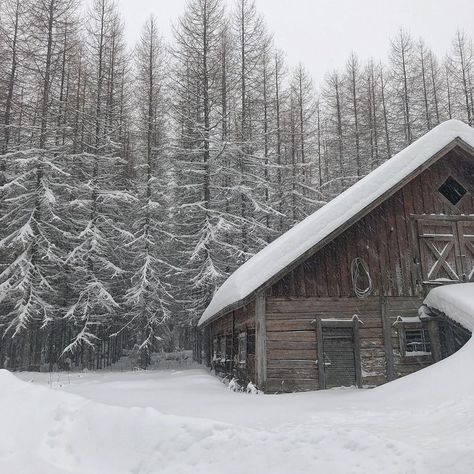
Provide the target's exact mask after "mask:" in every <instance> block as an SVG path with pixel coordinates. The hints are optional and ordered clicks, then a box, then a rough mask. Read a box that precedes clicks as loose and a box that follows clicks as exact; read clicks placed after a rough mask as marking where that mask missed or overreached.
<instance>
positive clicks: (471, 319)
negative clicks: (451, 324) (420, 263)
mask: <svg viewBox="0 0 474 474" xmlns="http://www.w3.org/2000/svg"><path fill="white" fill-rule="evenodd" d="M424 304H425V305H426V306H429V307H430V308H434V309H437V310H438V311H441V312H442V313H444V314H446V315H447V316H448V317H449V318H451V319H453V320H454V321H456V322H457V323H459V324H461V325H462V326H463V327H465V328H466V329H469V330H470V331H471V332H472V331H474V283H458V284H454V285H443V286H439V287H438V288H433V289H432V290H431V291H430V292H429V293H428V296H427V297H426V298H425V301H424Z"/></svg>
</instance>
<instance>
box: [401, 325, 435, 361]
mask: <svg viewBox="0 0 474 474" xmlns="http://www.w3.org/2000/svg"><path fill="white" fill-rule="evenodd" d="M422 354H431V343H430V335H429V333H428V330H427V329H405V355H407V356H415V355H422Z"/></svg>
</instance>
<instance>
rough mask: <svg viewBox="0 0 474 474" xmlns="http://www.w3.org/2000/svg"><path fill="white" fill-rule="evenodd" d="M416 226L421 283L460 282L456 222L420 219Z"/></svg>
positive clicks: (460, 273) (460, 272)
mask: <svg viewBox="0 0 474 474" xmlns="http://www.w3.org/2000/svg"><path fill="white" fill-rule="evenodd" d="M417 224H418V241H419V248H420V259H421V262H420V263H421V270H422V278H423V282H424V283H428V282H439V283H442V282H443V281H459V280H461V275H462V268H461V258H460V250H459V241H458V231H457V223H456V221H448V220H446V221H443V220H435V219H432V220H430V219H420V220H418V221H417Z"/></svg>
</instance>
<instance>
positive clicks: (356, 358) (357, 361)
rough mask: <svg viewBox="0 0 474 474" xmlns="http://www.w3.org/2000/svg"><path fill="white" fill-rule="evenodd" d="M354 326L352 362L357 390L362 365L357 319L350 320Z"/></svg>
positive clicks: (360, 378)
mask: <svg viewBox="0 0 474 474" xmlns="http://www.w3.org/2000/svg"><path fill="white" fill-rule="evenodd" d="M352 322H353V324H354V327H353V332H354V362H355V364H354V365H355V376H356V385H357V387H359V388H362V365H361V360H360V333H359V324H360V323H359V318H358V317H354V318H353V319H352Z"/></svg>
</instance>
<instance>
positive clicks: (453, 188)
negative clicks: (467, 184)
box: [438, 176, 467, 206]
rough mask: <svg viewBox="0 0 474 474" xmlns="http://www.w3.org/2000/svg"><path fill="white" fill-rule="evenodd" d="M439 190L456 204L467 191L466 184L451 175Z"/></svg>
mask: <svg viewBox="0 0 474 474" xmlns="http://www.w3.org/2000/svg"><path fill="white" fill-rule="evenodd" d="M438 191H439V192H440V193H441V194H442V195H443V196H444V197H445V198H446V199H447V200H448V201H449V202H450V203H451V204H453V205H454V206H456V204H458V203H459V201H460V200H461V199H462V198H463V196H464V195H465V194H466V193H467V191H466V189H465V188H464V186H463V185H462V184H461V183H459V182H457V181H456V180H455V179H454V178H453V177H452V176H450V177H449V178H448V179H447V180H446V181H445V182H444V183H443V184H442V185H441V187H440V188H439V189H438Z"/></svg>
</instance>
